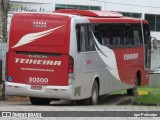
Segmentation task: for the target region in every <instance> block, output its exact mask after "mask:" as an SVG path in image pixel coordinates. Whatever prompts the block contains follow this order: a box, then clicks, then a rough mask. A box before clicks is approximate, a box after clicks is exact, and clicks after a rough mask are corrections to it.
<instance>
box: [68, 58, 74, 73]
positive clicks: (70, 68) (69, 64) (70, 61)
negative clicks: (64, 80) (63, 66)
mask: <svg viewBox="0 0 160 120" xmlns="http://www.w3.org/2000/svg"><path fill="white" fill-rule="evenodd" d="M73 68H74V59H73V57H71V56H69V63H68V72H69V73H73Z"/></svg>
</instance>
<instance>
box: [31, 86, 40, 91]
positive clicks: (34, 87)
mask: <svg viewBox="0 0 160 120" xmlns="http://www.w3.org/2000/svg"><path fill="white" fill-rule="evenodd" d="M31 89H32V90H42V86H31Z"/></svg>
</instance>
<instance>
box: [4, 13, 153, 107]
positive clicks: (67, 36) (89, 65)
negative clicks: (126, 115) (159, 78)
mask: <svg viewBox="0 0 160 120" xmlns="http://www.w3.org/2000/svg"><path fill="white" fill-rule="evenodd" d="M8 45H9V50H8V52H7V60H6V68H7V70H6V82H5V88H6V90H5V92H6V93H5V94H6V95H10V96H12V95H16V96H28V97H29V98H30V102H31V104H33V105H46V104H50V102H51V101H52V100H61V99H64V100H70V101H74V102H75V101H77V102H78V101H82V100H87V101H88V103H89V104H91V105H96V104H97V102H98V98H99V96H102V95H105V94H109V93H112V92H114V91H119V90H126V91H127V94H128V95H136V89H137V86H144V85H147V84H148V82H149V70H150V62H151V47H150V46H151V41H150V30H149V23H148V22H147V21H146V20H143V19H135V18H130V17H124V16H122V15H121V14H119V13H117V12H111V11H97V10H56V11H53V12H52V13H30V12H29V13H26V12H22V13H15V14H14V15H13V17H12V20H11V26H10V33H9V42H8Z"/></svg>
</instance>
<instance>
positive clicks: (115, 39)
mask: <svg viewBox="0 0 160 120" xmlns="http://www.w3.org/2000/svg"><path fill="white" fill-rule="evenodd" d="M120 40H121V38H120V29H119V30H112V44H113V46H114V47H119V46H120Z"/></svg>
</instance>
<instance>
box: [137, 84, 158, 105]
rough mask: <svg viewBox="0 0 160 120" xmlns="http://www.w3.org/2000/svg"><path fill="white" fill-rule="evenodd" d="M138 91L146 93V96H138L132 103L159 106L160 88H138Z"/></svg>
mask: <svg viewBox="0 0 160 120" xmlns="http://www.w3.org/2000/svg"><path fill="white" fill-rule="evenodd" d="M138 91H148V92H149V94H148V95H141V96H138V97H137V98H136V99H135V100H134V102H135V103H137V104H146V105H159V104H160V99H159V98H160V88H152V87H148V86H144V87H138Z"/></svg>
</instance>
